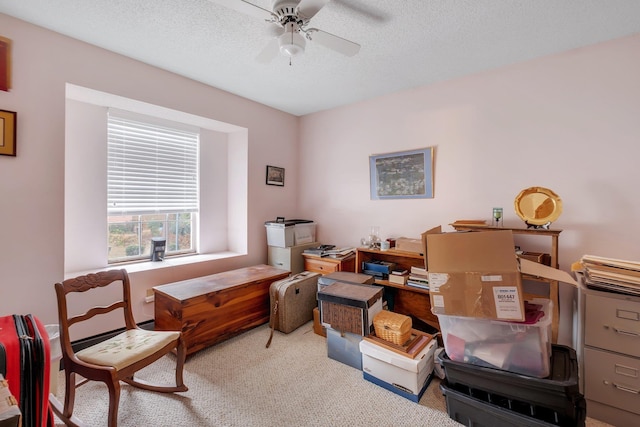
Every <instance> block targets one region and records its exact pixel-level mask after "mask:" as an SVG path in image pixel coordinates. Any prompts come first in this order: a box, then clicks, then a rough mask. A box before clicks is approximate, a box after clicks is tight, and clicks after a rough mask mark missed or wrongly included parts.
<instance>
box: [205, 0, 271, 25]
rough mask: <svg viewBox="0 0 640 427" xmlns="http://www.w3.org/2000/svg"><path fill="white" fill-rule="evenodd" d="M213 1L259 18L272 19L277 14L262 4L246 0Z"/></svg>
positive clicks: (212, 0) (211, 0)
mask: <svg viewBox="0 0 640 427" xmlns="http://www.w3.org/2000/svg"><path fill="white" fill-rule="evenodd" d="M209 1H210V2H212V3H217V4H219V5H220V6H224V7H227V8H229V9H232V10H236V11H238V12H241V13H244V14H245V15H249V16H253V17H255V18H258V19H264V20H266V21H271V20H272V18H274V17H275V15H274V14H273V13H272V12H271V11H270V10H267V9H263V8H261V7H260V6H256V5H255V4H253V3H249V2H248V1H245V0H209Z"/></svg>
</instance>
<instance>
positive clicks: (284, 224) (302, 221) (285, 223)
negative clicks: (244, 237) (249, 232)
mask: <svg viewBox="0 0 640 427" xmlns="http://www.w3.org/2000/svg"><path fill="white" fill-rule="evenodd" d="M311 222H313V220H310V219H287V220H285V219H284V218H282V217H280V218H278V219H276V220H275V221H265V222H264V225H272V226H273V225H275V226H278V227H292V226H294V225H296V224H308V223H311Z"/></svg>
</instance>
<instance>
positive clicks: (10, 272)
mask: <svg viewBox="0 0 640 427" xmlns="http://www.w3.org/2000/svg"><path fill="white" fill-rule="evenodd" d="M0 28H2V35H3V36H5V37H8V38H10V39H12V40H13V42H14V45H13V46H14V53H13V74H14V79H13V88H12V90H11V91H10V92H1V91H0V108H2V109H6V110H12V111H17V112H18V157H16V158H9V157H3V156H0V200H1V201H2V202H0V203H1V207H2V209H0V219H1V220H2V224H4V227H3V229H2V237H1V239H2V240H1V242H2V244H1V245H0V271H1V275H0V314H8V313H14V312H15V313H27V312H32V313H35V314H37V315H39V316H41V317H42V318H43V321H45V323H50V322H56V314H55V296H54V292H53V286H52V284H53V283H54V282H56V281H59V280H61V279H63V275H64V266H63V264H64V262H63V253H64V250H63V249H64V241H63V236H64V233H63V224H64V203H63V189H64V165H63V162H64V139H65V136H64V101H65V100H64V87H65V83H67V82H69V83H73V84H76V85H80V86H84V87H89V88H92V89H96V90H100V91H104V92H108V93H113V94H116V95H121V96H126V97H129V98H134V99H137V100H141V101H144V102H149V103H154V104H158V105H162V106H165V107H168V108H173V109H176V110H182V111H186V112H189V113H193V114H198V115H202V116H205V117H210V118H213V119H216V120H220V121H225V122H229V123H232V124H235V125H239V126H243V127H246V128H248V129H249V175H250V176H249V208H250V213H249V230H248V232H249V255H247V256H246V257H240V258H236V259H233V260H228V261H218V262H212V263H210V264H205V265H200V266H198V267H195V268H193V269H191V270H189V271H185V270H181V271H180V272H175V271H174V272H168V273H166V274H163V275H162V277H159V276H161V275H160V274H156V275H153V274H150V275H140V276H139V277H137V278H136V283H138V284H139V286H141V287H142V288H148V287H150V286H153V285H154V284H157V283H159V282H160V281H162V280H167V277H169V279H170V280H179V279H181V278H185V277H186V276H194V275H201V274H207V273H211V272H215V271H221V270H224V269H229V268H235V267H240V266H243V265H248V264H254V263H258V262H265V261H266V239H265V232H264V225H263V223H264V221H265V220H267V219H273V218H275V217H276V216H278V215H280V216H282V215H284V216H287V217H293V216H296V217H303V218H311V219H314V220H315V221H316V222H317V223H318V238H319V239H320V240H321V241H322V242H325V243H335V244H339V245H356V244H357V243H358V242H359V240H360V238H361V237H363V236H364V235H365V234H366V233H367V232H368V228H369V226H371V225H378V226H380V227H381V232H382V234H383V236H384V237H387V236H409V237H416V236H418V235H419V233H421V232H422V231H424V230H426V229H427V228H431V227H433V226H435V225H443V226H444V228H445V230H448V231H449V230H451V228H449V227H448V226H447V224H449V223H450V222H452V221H454V220H456V219H461V218H465V219H466V218H483V219H488V218H489V216H490V212H491V208H492V207H494V206H502V207H503V208H504V210H505V225H507V226H521V225H522V223H521V221H520V219H519V218H517V216H516V215H515V212H514V211H513V207H512V206H513V199H514V197H515V196H516V195H517V194H518V193H519V192H520V190H522V189H524V188H526V187H530V186H544V187H548V188H551V189H553V190H554V191H556V192H557V193H558V194H559V195H560V197H561V198H562V199H563V203H564V213H563V214H562V216H561V217H560V218H559V220H558V221H557V222H556V223H554V224H553V227H554V228H560V229H563V230H564V231H563V232H562V235H561V237H560V263H561V268H563V269H565V270H568V269H569V265H570V264H571V263H572V262H573V261H576V260H578V259H579V258H580V256H582V255H583V254H587V253H588V254H594V255H602V256H608V257H616V258H622V259H636V260H637V259H640V246H639V245H638V244H637V239H638V236H639V235H640V224H639V223H638V222H637V221H636V217H637V216H638V212H639V210H640V209H639V208H640V199H639V198H637V197H635V195H636V193H637V191H636V186H637V182H638V181H639V179H638V178H640V176H639V175H640V172H638V168H637V159H638V158H640V145H639V144H638V143H637V140H638V135H640V120H638V117H640V84H639V81H638V77H637V76H639V75H640V56H639V55H638V54H637V52H639V51H640V35H636V36H633V37H628V38H624V39H620V40H616V41H612V42H609V43H604V44H600V45H596V46H592V47H589V48H584V49H578V50H573V51H570V52H566V53H564V54H561V55H556V56H551V57H547V58H543V59H540V60H535V61H530V62H526V63H522V64H517V65H514V66H510V67H504V68H501V69H498V70H494V71H488V72H485V73H481V74H477V75H474V76H469V77H466V78H461V79H457V80H453V81H448V82H443V83H440V84H436V85H432V86H428V87H422V88H416V89H413V90H408V91H404V92H400V93H396V94H393V95H389V96H386V97H382V98H378V99H373V100H369V101H366V102H362V103H358V104H354V105H350V106H346V107H342V108H337V109H334V110H330V111H325V112H321V113H317V114H312V115H309V116H305V117H302V118H299V119H298V118H296V117H293V116H290V115H288V114H285V113H282V112H279V111H276V110H274V109H271V108H268V107H265V106H262V105H259V104H256V103H254V102H251V101H248V100H246V99H243V98H240V97H237V96H234V95H231V94H229V93H226V92H223V91H220V90H217V89H215V88H211V87H207V86H204V85H202V84H199V83H196V82H193V81H191V80H188V79H185V78H182V77H179V76H176V75H174V74H171V73H168V72H164V71H161V70H158V69H155V68H153V67H150V66H147V65H145V64H142V63H139V62H136V61H133V60H130V59H128V58H124V57H122V56H119V55H116V54H114V53H111V52H108V51H105V50H102V49H99V48H96V47H93V46H90V45H87V44H84V43H81V42H78V41H75V40H72V39H69V38H67V37H63V36H61V35H58V34H56V33H52V32H49V31H46V30H43V29H41V28H38V27H35V26H32V25H29V24H25V23H24V22H22V21H19V20H15V19H13V18H10V17H8V16H6V15H2V14H0ZM298 143H299V145H298ZM427 146H433V147H435V180H434V182H435V198H433V199H428V200H395V201H372V200H370V199H369V164H368V158H369V156H370V155H372V154H378V153H387V152H393V151H403V150H409V149H416V148H421V147H427ZM266 164H273V165H277V166H283V167H285V168H286V171H287V180H286V183H287V185H286V186H285V187H284V188H281V187H271V186H265V185H264V167H265V165H266ZM525 243H526V244H527V245H528V246H527V249H528V250H543V249H545V248H544V247H538V246H537V244H536V242H525ZM139 293H141V292H139ZM571 296H572V294H571V292H570V290H567V289H564V290H563V297H564V298H563V300H564V307H562V308H563V313H562V314H563V324H564V331H561V337H562V336H563V337H564V339H565V340H567V339H568V336H569V334H570V331H569V321H570V317H571V306H570V300H571ZM143 315H146V316H149V313H148V312H147V313H143Z"/></svg>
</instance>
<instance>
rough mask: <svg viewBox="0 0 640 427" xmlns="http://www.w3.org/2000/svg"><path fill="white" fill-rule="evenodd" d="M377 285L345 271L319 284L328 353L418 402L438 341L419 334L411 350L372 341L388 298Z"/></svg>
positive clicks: (428, 375)
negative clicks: (377, 317)
mask: <svg viewBox="0 0 640 427" xmlns="http://www.w3.org/2000/svg"><path fill="white" fill-rule="evenodd" d="M363 276H364V277H367V278H368V280H365V279H364V278H363ZM336 278H337V279H339V280H335V279H336ZM353 282H356V283H353ZM373 282H374V280H373V277H372V276H366V275H362V274H356V273H346V272H336V273H331V274H328V275H326V276H323V277H321V278H320V279H319V280H318V303H319V309H320V310H319V313H320V318H321V322H322V325H323V326H325V328H326V334H327V355H328V356H329V357H330V358H331V359H334V360H337V361H339V362H342V363H345V364H347V365H349V366H352V367H354V368H356V369H359V370H361V371H363V377H364V378H365V379H366V380H368V381H370V382H373V383H374V384H377V385H379V386H381V387H384V388H386V389H387V390H390V391H392V392H394V393H396V394H398V395H400V396H403V397H405V398H407V399H409V400H412V401H414V402H417V401H419V400H420V397H421V396H422V394H423V393H424V392H425V390H426V388H427V386H428V385H429V382H430V380H431V375H432V372H433V363H434V359H433V355H434V352H435V348H436V347H437V342H436V340H430V338H431V337H430V336H429V337H426V336H425V335H426V334H423V333H419V331H415V330H412V333H411V335H410V340H408V341H411V344H412V346H411V351H408V350H409V349H406V350H407V351H405V349H404V348H403V346H402V345H394V344H392V343H390V342H389V343H386V344H385V343H383V342H382V341H381V340H380V339H373V338H372V337H374V335H375V334H374V333H373V332H374V324H373V320H374V318H375V317H376V315H377V314H379V313H381V312H382V297H383V287H381V286H376V285H373ZM414 344H415V345H414Z"/></svg>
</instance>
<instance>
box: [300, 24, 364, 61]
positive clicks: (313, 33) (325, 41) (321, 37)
mask: <svg viewBox="0 0 640 427" xmlns="http://www.w3.org/2000/svg"><path fill="white" fill-rule="evenodd" d="M307 35H308V36H309V39H310V40H311V41H313V42H314V43H318V44H321V45H322V46H324V47H328V48H329V49H331V50H335V51H336V52H338V53H341V54H343V55H346V56H354V55H355V54H356V53H358V52H359V51H360V45H359V44H358V43H354V42H352V41H349V40H347V39H343V38H342V37H338V36H335V35H333V34H331V33H327V32H326V31H322V30H319V29H317V28H309V29H308V30H307Z"/></svg>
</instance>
